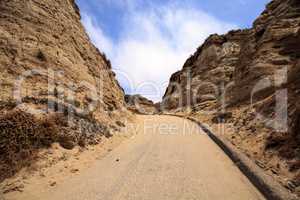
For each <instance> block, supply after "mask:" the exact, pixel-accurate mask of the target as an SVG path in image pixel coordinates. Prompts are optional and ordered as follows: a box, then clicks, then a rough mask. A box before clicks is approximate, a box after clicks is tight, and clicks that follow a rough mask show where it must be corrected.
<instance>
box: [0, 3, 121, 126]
mask: <svg viewBox="0 0 300 200" xmlns="http://www.w3.org/2000/svg"><path fill="white" fill-rule="evenodd" d="M0 10H1V12H0V32H1V34H0V35H1V36H0V49H1V53H0V77H1V81H0V84H1V94H0V100H1V102H2V104H5V103H8V102H11V101H15V100H16V99H19V100H23V102H25V103H27V104H28V105H31V106H33V105H35V106H37V107H39V106H44V105H43V104H47V101H48V99H51V101H53V104H56V102H59V103H60V104H62V106H61V107H68V106H69V105H72V106H73V107H75V108H84V107H87V106H89V105H93V109H92V111H93V115H94V117H95V118H96V119H98V120H100V121H102V122H104V123H108V122H110V121H111V119H113V118H114V115H115V114H117V113H118V112H115V113H114V111H117V110H120V108H121V107H123V105H124V93H123V91H122V89H121V88H120V86H119V85H118V82H117V81H116V79H115V77H114V76H115V75H114V73H113V72H112V70H111V66H110V62H109V61H108V60H107V59H106V58H105V56H104V55H103V54H101V53H100V52H99V50H98V49H97V48H95V47H94V46H93V45H92V44H91V42H90V40H89V38H88V36H87V34H86V33H85V30H84V28H83V26H82V24H81V22H80V14H79V10H78V7H77V5H76V4H75V2H74V0H47V1H45V0H43V1H39V0H30V1H20V0H3V1H1V2H0ZM30 74H31V75H30ZM20 78H24V81H23V82H22V84H21V85H18V84H16V82H17V80H18V79H20ZM19 86H21V87H19ZM16 88H21V89H22V90H17V91H20V93H21V94H20V95H14V91H16ZM62 109H63V108H62ZM85 110H86V109H85Z"/></svg>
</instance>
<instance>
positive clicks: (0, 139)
mask: <svg viewBox="0 0 300 200" xmlns="http://www.w3.org/2000/svg"><path fill="white" fill-rule="evenodd" d="M57 137H58V127H57V125H56V124H55V123H54V121H53V120H51V119H49V118H47V119H38V118H36V117H34V116H33V115H31V114H29V113H26V112H24V111H20V110H12V111H8V112H6V113H5V114H2V115H1V116H0V155H1V157H0V174H1V175H0V180H1V179H2V180H3V179H4V178H7V177H9V176H11V175H13V174H14V173H15V172H17V171H18V170H19V169H21V168H22V167H24V166H26V165H28V164H29V163H30V161H31V160H32V159H33V158H34V156H35V154H36V152H37V150H38V149H40V148H43V147H49V146H50V145H51V144H52V143H53V142H55V141H56V140H57Z"/></svg>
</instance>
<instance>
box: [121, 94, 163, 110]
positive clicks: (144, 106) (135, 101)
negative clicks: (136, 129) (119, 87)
mask: <svg viewBox="0 0 300 200" xmlns="http://www.w3.org/2000/svg"><path fill="white" fill-rule="evenodd" d="M125 101H126V103H127V106H128V109H129V110H131V111H133V112H134V113H138V114H156V113H157V112H158V110H157V105H156V104H154V103H153V101H151V100H149V99H147V98H145V97H143V96H141V95H126V96H125Z"/></svg>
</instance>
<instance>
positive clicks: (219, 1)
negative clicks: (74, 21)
mask: <svg viewBox="0 0 300 200" xmlns="http://www.w3.org/2000/svg"><path fill="white" fill-rule="evenodd" d="M269 1H270V0H76V2H77V4H78V6H79V8H80V12H81V16H82V23H83V25H84V27H85V29H86V31H87V33H88V35H89V37H90V39H91V41H92V42H93V44H94V45H95V46H96V47H97V48H98V49H99V50H100V51H101V52H104V53H105V54H106V56H107V57H108V58H109V59H110V60H111V62H112V66H113V70H114V71H115V73H116V74H117V79H118V81H119V82H120V84H121V86H122V87H123V88H124V90H125V92H126V93H127V94H141V95H143V96H145V97H147V98H149V99H151V100H153V101H155V102H157V101H160V100H161V97H162V96H163V94H164V93H165V89H166V87H167V85H168V82H169V78H170V76H171V75H172V74H173V73H174V72H176V71H178V70H180V69H182V66H183V64H184V62H185V61H186V59H187V58H188V57H189V56H190V55H192V54H193V53H194V52H195V51H196V49H197V48H198V47H199V46H200V45H201V44H202V43H203V42H204V40H205V39H206V38H207V37H208V36H209V35H210V34H214V33H218V34H223V33H226V32H228V31H229V30H232V29H240V28H249V27H251V26H252V23H253V21H254V20H255V19H256V18H257V17H258V16H259V14H260V13H261V12H262V11H263V10H264V8H265V5H266V4H267V3H268V2H269Z"/></svg>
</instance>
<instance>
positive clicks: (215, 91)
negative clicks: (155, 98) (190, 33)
mask: <svg viewBox="0 0 300 200" xmlns="http://www.w3.org/2000/svg"><path fill="white" fill-rule="evenodd" d="M299 47H300V2H299V1H298V0H287V1H283V0H273V1H271V2H270V3H269V4H268V5H267V7H266V10H265V11H264V12H263V13H262V14H261V15H260V16H259V18H258V19H257V20H256V21H255V22H254V24H253V28H251V29H246V30H236V31H231V32H229V33H227V34H225V35H212V36H210V37H209V38H208V39H207V40H206V41H205V42H204V44H203V45H202V46H201V47H200V48H198V49H197V51H196V53H195V54H194V55H193V56H191V57H190V58H189V59H188V60H187V61H186V63H185V64H184V66H183V69H182V70H181V71H179V72H176V73H175V74H173V75H172V77H171V79H170V84H169V86H168V88H167V91H166V94H165V96H164V98H163V102H162V107H164V108H165V109H167V110H173V112H175V111H177V112H185V113H186V114H187V115H193V116H196V117H198V118H201V117H203V116H204V115H205V117H203V119H204V118H205V119H207V120H208V121H207V122H208V123H216V122H217V123H219V122H221V123H231V125H232V126H233V128H234V130H235V131H233V133H232V134H228V135H227V136H228V139H229V140H230V141H232V143H234V144H235V145H236V146H238V147H239V148H240V149H242V150H243V151H244V152H245V153H246V154H247V155H249V156H250V157H251V158H252V159H254V160H256V161H257V162H258V163H263V164H262V165H261V166H264V168H265V169H266V170H269V171H270V173H271V174H273V175H274V174H275V175H274V176H275V177H276V179H278V180H279V182H281V183H282V184H283V185H284V186H285V187H287V188H289V189H290V190H291V191H300V189H296V188H297V187H299V186H300V179H299V177H300V164H299V163H300V156H299V150H300V149H299V145H300V136H299V129H298V128H299V118H300V117H299V113H300V112H299V109H300V106H299V101H298V100H299V97H300V82H299V78H298V77H299V75H300V53H299V52H300V49H299ZM285 111H287V115H288V116H287V121H285V115H286V114H285V113H286V112H285ZM187 112H188V113H187ZM224 113H226V114H228V113H230V114H229V115H227V116H230V119H228V118H226V120H224V119H223V118H222V117H220V116H223V115H224ZM201 119H202V118H201ZM286 125H287V126H286ZM286 128H287V129H286ZM291 183H293V184H291Z"/></svg>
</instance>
